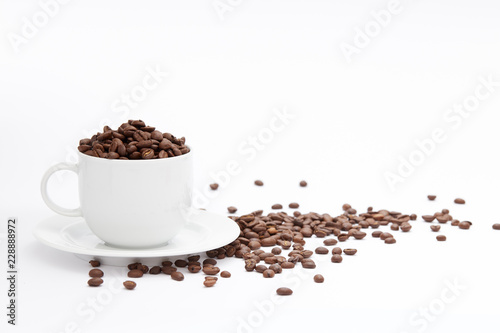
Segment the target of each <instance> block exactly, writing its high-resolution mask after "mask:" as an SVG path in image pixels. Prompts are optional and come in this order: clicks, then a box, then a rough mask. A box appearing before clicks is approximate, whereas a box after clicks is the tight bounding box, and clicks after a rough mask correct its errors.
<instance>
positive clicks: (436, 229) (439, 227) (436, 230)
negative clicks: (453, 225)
mask: <svg viewBox="0 0 500 333" xmlns="http://www.w3.org/2000/svg"><path fill="white" fill-rule="evenodd" d="M439 229H441V226H440V225H431V230H432V231H434V232H438V231H439Z"/></svg>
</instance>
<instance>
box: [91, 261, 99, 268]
mask: <svg viewBox="0 0 500 333" xmlns="http://www.w3.org/2000/svg"><path fill="white" fill-rule="evenodd" d="M89 264H90V266H92V267H99V266H101V263H100V262H99V261H98V260H90V261H89Z"/></svg>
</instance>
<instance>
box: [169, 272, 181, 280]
mask: <svg viewBox="0 0 500 333" xmlns="http://www.w3.org/2000/svg"><path fill="white" fill-rule="evenodd" d="M170 277H171V278H172V280H175V281H182V280H184V274H182V273H181V272H173V273H172V274H170Z"/></svg>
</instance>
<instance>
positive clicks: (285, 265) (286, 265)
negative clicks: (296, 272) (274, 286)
mask: <svg viewBox="0 0 500 333" xmlns="http://www.w3.org/2000/svg"><path fill="white" fill-rule="evenodd" d="M294 267H295V263H293V262H290V261H286V262H284V263H282V264H281V268H283V269H291V268H294Z"/></svg>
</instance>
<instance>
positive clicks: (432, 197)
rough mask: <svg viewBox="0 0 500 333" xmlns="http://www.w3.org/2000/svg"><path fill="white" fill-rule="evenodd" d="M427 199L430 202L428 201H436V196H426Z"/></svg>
mask: <svg viewBox="0 0 500 333" xmlns="http://www.w3.org/2000/svg"><path fill="white" fill-rule="evenodd" d="M427 198H428V199H429V200H430V201H434V200H435V199H436V196H435V195H428V196H427Z"/></svg>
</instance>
